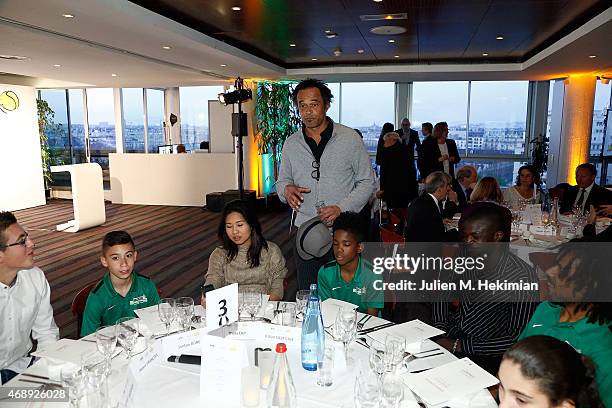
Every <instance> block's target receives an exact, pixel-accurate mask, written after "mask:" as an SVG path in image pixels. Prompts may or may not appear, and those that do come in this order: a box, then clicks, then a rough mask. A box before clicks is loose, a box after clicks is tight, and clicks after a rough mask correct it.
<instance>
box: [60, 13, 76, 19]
mask: <svg viewBox="0 0 612 408" xmlns="http://www.w3.org/2000/svg"><path fill="white" fill-rule="evenodd" d="M62 17H64V18H74V14H70V13H64V14H62Z"/></svg>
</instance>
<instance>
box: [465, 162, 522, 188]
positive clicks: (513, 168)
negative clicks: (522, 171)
mask: <svg viewBox="0 0 612 408" xmlns="http://www.w3.org/2000/svg"><path fill="white" fill-rule="evenodd" d="M525 163H526V162H525V161H523V160H521V159H519V160H500V159H488V160H485V159H473V158H471V159H467V160H462V161H461V163H459V168H461V167H463V166H467V165H470V166H474V167H476V170H477V171H478V178H479V179H481V178H483V177H485V176H491V177H495V178H496V179H497V182H498V183H499V185H500V186H501V188H502V189H504V188H508V187H510V186H513V185H514V184H515V181H516V174H517V172H518V169H519V167H521V166H522V165H523V164H525Z"/></svg>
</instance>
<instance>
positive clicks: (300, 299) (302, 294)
mask: <svg viewBox="0 0 612 408" xmlns="http://www.w3.org/2000/svg"><path fill="white" fill-rule="evenodd" d="M309 296H310V291H309V290H298V292H297V294H296V295H295V303H296V306H297V312H296V318H297V317H299V316H300V315H301V316H302V320H303V319H304V316H305V314H306V306H307V305H308V297H309Z"/></svg>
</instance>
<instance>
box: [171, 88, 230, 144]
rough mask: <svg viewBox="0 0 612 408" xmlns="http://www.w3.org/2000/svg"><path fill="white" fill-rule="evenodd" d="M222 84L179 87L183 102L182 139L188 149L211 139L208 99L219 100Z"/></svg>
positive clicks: (181, 101)
mask: <svg viewBox="0 0 612 408" xmlns="http://www.w3.org/2000/svg"><path fill="white" fill-rule="evenodd" d="M222 92H223V87H222V86H189V87H181V88H179V94H180V104H181V141H182V142H183V144H184V145H185V147H186V148H187V150H194V149H199V148H200V142H203V141H209V140H210V136H209V132H208V129H209V124H208V101H212V100H217V96H218V95H219V94H220V93H222Z"/></svg>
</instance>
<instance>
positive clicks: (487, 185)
mask: <svg viewBox="0 0 612 408" xmlns="http://www.w3.org/2000/svg"><path fill="white" fill-rule="evenodd" d="M478 201H489V202H493V203H496V204H501V203H502V202H503V201H504V195H503V194H502V191H501V188H499V183H498V182H497V180H496V179H495V177H491V176H487V177H483V178H481V179H480V180H478V182H477V183H476V186H474V190H473V191H472V194H470V202H472V203H475V202H478Z"/></svg>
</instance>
